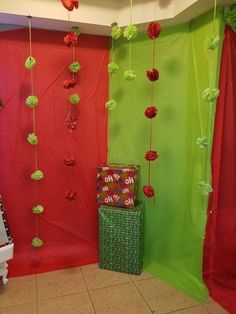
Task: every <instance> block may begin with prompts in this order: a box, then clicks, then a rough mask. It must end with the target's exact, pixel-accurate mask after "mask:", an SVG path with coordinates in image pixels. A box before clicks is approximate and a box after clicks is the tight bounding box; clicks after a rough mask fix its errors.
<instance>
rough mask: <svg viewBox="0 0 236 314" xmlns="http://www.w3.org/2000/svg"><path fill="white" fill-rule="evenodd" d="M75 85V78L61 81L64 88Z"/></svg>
mask: <svg viewBox="0 0 236 314" xmlns="http://www.w3.org/2000/svg"><path fill="white" fill-rule="evenodd" d="M75 85H76V80H75V79H71V80H64V81H63V86H64V88H66V89H69V88H73V87H75Z"/></svg>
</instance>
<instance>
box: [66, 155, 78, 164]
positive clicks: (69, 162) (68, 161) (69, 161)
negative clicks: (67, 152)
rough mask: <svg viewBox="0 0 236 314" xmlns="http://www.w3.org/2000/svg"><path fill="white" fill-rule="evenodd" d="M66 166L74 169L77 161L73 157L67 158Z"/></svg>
mask: <svg viewBox="0 0 236 314" xmlns="http://www.w3.org/2000/svg"><path fill="white" fill-rule="evenodd" d="M64 164H65V165H66V166H69V167H73V166H75V165H76V160H75V157H73V156H65V158H64Z"/></svg>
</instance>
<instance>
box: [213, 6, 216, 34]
mask: <svg viewBox="0 0 236 314" xmlns="http://www.w3.org/2000/svg"><path fill="white" fill-rule="evenodd" d="M216 7H217V4H216V0H214V16H213V35H215V30H216V29H215V28H216V27H215V24H216Z"/></svg>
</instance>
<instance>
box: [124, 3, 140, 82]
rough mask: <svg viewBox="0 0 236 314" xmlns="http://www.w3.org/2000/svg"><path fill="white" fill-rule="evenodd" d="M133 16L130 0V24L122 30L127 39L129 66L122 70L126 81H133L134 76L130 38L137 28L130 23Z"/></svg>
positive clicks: (134, 34) (134, 35)
mask: <svg viewBox="0 0 236 314" xmlns="http://www.w3.org/2000/svg"><path fill="white" fill-rule="evenodd" d="M132 18H133V1H132V0H130V25H128V26H126V27H125V29H124V32H123V36H124V38H126V39H127V40H128V41H129V68H128V70H125V71H124V74H123V78H124V79H125V80H127V81H133V80H134V79H135V78H136V74H135V72H134V71H133V70H132V64H131V62H132V40H133V39H134V38H136V37H137V35H138V29H137V27H136V26H135V25H133V24H132Z"/></svg>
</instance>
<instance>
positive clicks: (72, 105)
mask: <svg viewBox="0 0 236 314" xmlns="http://www.w3.org/2000/svg"><path fill="white" fill-rule="evenodd" d="M62 4H63V6H64V7H65V8H66V9H67V10H68V21H69V20H70V15H69V14H70V12H69V11H72V10H73V9H74V8H76V9H77V8H78V6H79V2H78V1H65V0H62ZM79 35H80V30H79V27H77V26H73V27H72V29H71V31H70V32H69V33H68V34H67V35H66V36H64V44H65V45H66V46H67V47H69V48H70V49H72V63H71V64H70V65H69V66H68V72H69V76H70V77H69V78H67V79H65V80H64V81H63V83H62V85H63V87H64V89H66V90H68V92H69V91H70V90H72V91H73V92H72V93H70V94H69V95H68V103H69V112H68V114H67V117H66V119H65V125H66V127H67V130H68V131H69V133H70V134H72V133H73V132H74V131H75V130H76V129H77V126H78V105H79V103H80V96H79V94H78V93H77V92H75V88H76V86H77V83H78V78H77V76H78V72H79V70H80V69H81V65H80V63H79V62H78V61H77V60H75V52H76V50H75V49H76V45H77V44H78V37H79ZM71 136H72V135H71ZM64 165H65V166H66V167H68V170H69V171H70V185H73V184H74V171H75V170H74V168H75V166H76V156H70V155H67V156H65V158H64ZM77 196H78V194H77V191H75V190H74V189H73V188H72V187H70V188H69V189H68V190H67V191H65V194H64V197H65V199H66V200H68V201H73V200H75V199H77Z"/></svg>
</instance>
